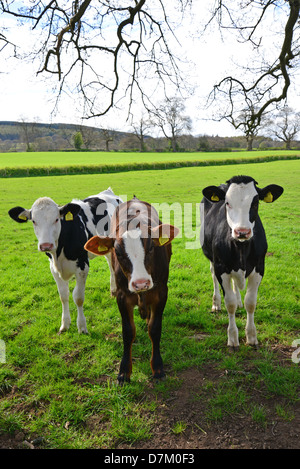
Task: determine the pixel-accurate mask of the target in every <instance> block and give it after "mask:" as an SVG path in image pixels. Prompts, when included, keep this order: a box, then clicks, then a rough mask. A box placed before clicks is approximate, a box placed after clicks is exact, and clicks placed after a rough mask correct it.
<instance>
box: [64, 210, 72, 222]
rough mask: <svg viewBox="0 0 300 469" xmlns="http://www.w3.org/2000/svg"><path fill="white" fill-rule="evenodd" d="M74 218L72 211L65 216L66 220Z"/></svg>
mask: <svg viewBox="0 0 300 469" xmlns="http://www.w3.org/2000/svg"><path fill="white" fill-rule="evenodd" d="M73 219H74V217H73V213H71V212H68V213H66V216H65V220H66V221H72V220H73Z"/></svg>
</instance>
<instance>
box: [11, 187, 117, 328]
mask: <svg viewBox="0 0 300 469" xmlns="http://www.w3.org/2000/svg"><path fill="white" fill-rule="evenodd" d="M120 202H121V200H120V199H119V198H118V197H116V196H115V194H114V193H113V192H112V190H111V189H110V188H109V189H107V190H106V191H103V192H100V194H97V195H94V196H90V197H88V198H87V199H85V200H73V201H72V202H71V203H68V204H66V205H64V206H63V207H58V205H57V204H56V203H55V202H54V201H53V200H52V199H50V198H48V197H42V198H39V199H37V200H36V201H35V202H34V204H33V206H32V208H31V209H30V210H26V209H24V208H23V207H14V208H12V209H11V210H9V212H8V213H9V215H10V217H11V218H12V219H13V220H15V221H17V222H18V223H25V222H27V221H28V220H30V221H32V223H33V228H34V232H35V235H36V237H37V239H38V250H39V251H41V252H45V253H46V254H47V256H48V257H49V259H50V270H51V272H52V275H53V277H54V279H55V282H56V284H57V288H58V292H59V296H60V299H61V302H62V322H61V327H60V330H59V333H61V332H64V331H66V330H68V329H69V327H70V324H71V316H70V311H69V280H70V279H71V278H72V277H73V276H75V278H76V286H75V288H74V291H73V299H74V302H75V304H76V306H77V311H78V314H77V327H78V332H79V333H85V334H86V333H87V327H86V320H85V317H84V314H83V302H84V294H85V283H86V279H87V276H88V272H89V258H93V257H94V256H91V255H89V254H88V253H87V252H86V250H85V249H84V244H85V243H86V242H87V240H88V239H89V238H91V237H92V236H94V235H96V234H97V233H99V234H103V235H105V234H107V233H108V232H109V225H110V220H111V217H112V214H113V212H114V210H115V208H116V207H117V206H118V204H119V203H120ZM106 258H107V261H108V264H109V267H110V271H111V291H112V294H114V293H115V280H114V273H113V270H112V268H111V259H110V254H108V255H107V256H106Z"/></svg>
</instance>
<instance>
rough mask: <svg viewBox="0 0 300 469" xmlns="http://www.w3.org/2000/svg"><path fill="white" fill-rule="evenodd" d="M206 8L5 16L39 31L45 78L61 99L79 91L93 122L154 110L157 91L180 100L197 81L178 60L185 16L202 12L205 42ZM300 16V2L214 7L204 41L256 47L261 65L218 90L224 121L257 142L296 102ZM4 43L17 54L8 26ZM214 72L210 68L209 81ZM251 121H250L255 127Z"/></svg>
mask: <svg viewBox="0 0 300 469" xmlns="http://www.w3.org/2000/svg"><path fill="white" fill-rule="evenodd" d="M196 3H197V5H196ZM204 3H205V2H204ZM192 6H194V10H190V7H192ZM196 8H197V9H196ZM203 8H204V6H203V4H202V2H196V1H195V0H174V1H172V2H171V1H167V0H106V1H100V0H73V1H66V0H61V1H59V2H58V1H57V0H51V1H46V2H45V1H41V0H30V1H29V0H23V1H18V2H14V1H10V0H5V1H0V13H1V14H2V15H6V17H7V15H10V16H13V17H15V18H17V19H18V21H19V22H20V23H21V24H27V25H28V24H30V26H31V28H32V31H34V32H35V33H36V34H38V37H39V40H38V41H37V40H36V36H35V37H34V38H33V44H32V54H33V56H34V57H37V58H38V59H39V61H40V67H39V69H38V70H37V72H38V73H39V74H43V75H50V76H53V75H54V76H56V77H57V83H58V89H57V98H58V99H59V98H60V97H61V96H62V94H63V93H69V94H73V93H74V92H77V93H78V96H80V97H81V99H82V107H83V114H84V116H85V117H93V116H101V115H104V114H105V113H107V112H108V111H109V110H110V109H111V108H112V107H114V106H116V105H118V104H119V100H120V99H121V98H122V97H123V96H126V98H127V100H128V103H129V108H130V106H131V104H132V103H133V101H134V99H137V98H138V99H139V100H140V101H141V102H142V103H143V105H144V106H145V108H147V109H150V108H151V107H153V105H154V104H155V96H156V90H157V89H160V90H164V91H165V97H166V98H170V97H171V96H174V95H175V94H176V90H177V92H178V93H180V91H182V89H183V88H184V85H185V83H186V82H187V77H186V76H183V74H182V70H181V68H180V60H179V58H178V57H176V45H178V43H179V42H180V37H176V35H177V29H178V26H179V24H180V18H181V17H182V15H183V14H186V15H189V14H192V13H191V12H193V14H194V15H195V17H194V18H193V21H194V24H195V31H193V34H197V33H196V29H197V26H199V25H200V24H201V22H202V9H203ZM299 11H300V0H240V1H239V2H236V0H215V1H214V2H211V14H210V17H209V18H207V20H206V24H205V25H202V26H203V30H204V34H205V32H207V31H208V30H209V29H210V30H211V31H214V32H216V30H217V29H218V30H219V31H220V32H221V34H222V35H224V41H226V40H227V39H226V38H227V37H228V36H227V35H226V34H227V33H228V32H230V33H232V34H234V35H235V37H236V40H237V41H239V42H242V43H245V45H246V44H247V45H248V46H251V49H252V52H253V53H254V57H255V59H254V62H252V63H251V62H248V64H247V65H244V69H243V71H242V73H238V76H235V75H234V74H232V75H228V76H224V78H223V79H222V80H221V81H219V83H216V85H215V87H214V89H213V91H212V94H211V98H212V99H213V100H215V101H218V102H219V103H221V105H220V109H219V114H218V115H217V116H216V118H219V119H224V118H225V119H226V120H228V121H229V122H230V123H231V124H232V125H233V126H234V127H235V128H242V127H243V128H247V129H248V130H247V132H249V134H251V133H252V134H253V133H254V132H255V129H256V127H257V126H259V125H260V123H261V119H262V116H263V115H264V114H265V113H266V112H268V110H270V109H271V108H272V109H273V108H274V107H276V106H277V105H278V104H280V103H281V102H284V101H285V100H286V99H287V96H288V91H289V88H290V85H291V83H292V82H293V79H294V75H295V72H297V71H298V68H299V57H300V44H299V28H300V24H299ZM272 24H274V25H275V27H273V31H271V30H272V28H270V25H272ZM202 26H201V27H202ZM199 28H200V26H199ZM200 29H201V28H200ZM271 33H272V34H271ZM34 42H35V44H34ZM0 45H2V47H1V46H0V51H2V50H3V48H5V47H6V46H9V47H12V54H14V53H15V52H16V50H15V44H14V37H13V34H9V33H8V32H7V31H6V30H5V29H4V28H3V29H2V30H1V31H0ZM270 46H272V47H270ZM245 50H248V49H245ZM245 54H247V52H246V53H245ZM195 60H197V56H195ZM249 60H250V59H249ZM209 67H210V64H209V63H206V64H205V70H206V73H209ZM241 113H242V114H243V115H245V116H247V117H246V121H245V122H241V120H240V116H241Z"/></svg>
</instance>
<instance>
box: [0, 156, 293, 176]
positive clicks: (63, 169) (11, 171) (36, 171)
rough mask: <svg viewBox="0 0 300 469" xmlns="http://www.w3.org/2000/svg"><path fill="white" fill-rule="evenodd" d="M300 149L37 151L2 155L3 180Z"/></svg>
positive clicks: (235, 159) (242, 159)
mask: <svg viewBox="0 0 300 469" xmlns="http://www.w3.org/2000/svg"><path fill="white" fill-rule="evenodd" d="M299 157H300V152H299V151H296V150H289V151H287V150H272V151H271V150H270V151H255V152H247V151H237V152H229V153H228V152H219V153H216V152H211V153H201V152H194V153H180V152H179V153H134V152H128V153H122V152H53V153H52V152H35V153H0V177H24V176H25V177H27V176H49V175H60V174H85V173H86V174H90V173H99V172H104V173H112V172H120V171H132V170H140V169H142V170H151V169H167V168H173V167H185V166H200V165H201V166H206V165H209V164H215V165H220V164H236V163H247V162H248V161H249V162H262V161H269V160H270V161H271V160H278V159H297V158H299Z"/></svg>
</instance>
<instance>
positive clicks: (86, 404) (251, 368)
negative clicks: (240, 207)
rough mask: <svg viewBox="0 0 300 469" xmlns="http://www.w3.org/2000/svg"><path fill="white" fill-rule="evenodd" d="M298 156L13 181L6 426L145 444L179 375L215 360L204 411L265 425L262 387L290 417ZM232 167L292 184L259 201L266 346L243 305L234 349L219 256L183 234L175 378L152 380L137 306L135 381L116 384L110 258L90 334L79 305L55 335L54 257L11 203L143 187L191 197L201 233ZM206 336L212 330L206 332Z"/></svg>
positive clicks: (176, 276)
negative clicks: (80, 322)
mask: <svg viewBox="0 0 300 469" xmlns="http://www.w3.org/2000/svg"><path fill="white" fill-rule="evenodd" d="M299 166H300V163H299V161H277V162H270V163H260V164H251V165H236V166H219V167H217V168H216V167H195V168H180V169H172V170H164V171H144V172H138V171H137V172H128V173H115V174H97V175H80V176H79V175H74V176H57V177H52V176H49V177H35V178H11V179H2V180H1V186H0V193H1V197H0V216H1V224H0V238H1V251H0V304H1V310H0V324H1V329H0V339H2V340H4V341H5V344H6V356H7V363H6V364H1V363H0V432H1V430H2V431H4V432H14V431H18V430H22V431H23V432H25V433H26V434H30V435H38V436H43V437H44V438H45V442H46V443H45V445H46V447H49V448H95V447H98V448H99V447H100V448H115V447H117V446H118V445H119V444H121V443H122V442H126V443H127V444H134V443H135V442H136V441H138V440H146V439H149V438H151V435H152V432H153V427H154V421H155V415H156V412H157V411H158V410H157V409H158V406H159V405H160V404H161V401H160V400H161V399H163V400H164V399H167V398H168V395H169V393H170V392H171V391H172V389H174V388H176V387H179V386H180V385H181V384H182V383H181V381H180V379H179V378H178V377H179V376H180V373H181V372H182V370H185V369H187V368H190V367H197V368H198V369H199V370H201V369H202V367H205V366H206V367H207V366H209V367H211V368H212V369H217V370H220V373H219V375H218V376H220V377H219V378H218V381H217V382H214V381H212V382H211V383H207V384H206V386H205V387H204V388H202V390H201V393H200V394H199V396H200V397H201V399H202V401H201V402H202V403H203V402H205V403H206V407H205V409H206V410H205V411H204V412H205V413H204V415H203V418H205V419H206V421H207V422H216V421H217V422H219V421H220V420H222V419H226V418H227V417H228V416H229V415H236V414H237V415H240V414H241V413H245V414H247V415H248V416H249V415H250V416H251V418H252V419H253V421H255V422H259V423H260V424H261V425H263V426H264V425H265V424H266V421H267V418H268V416H267V413H266V410H265V408H264V407H262V406H261V405H260V404H259V403H256V402H253V403H251V396H252V393H255V391H256V390H257V392H259V393H263V396H264V399H265V400H266V401H270V402H271V401H272V400H276V399H280V402H278V406H277V409H278V410H277V415H280V414H281V415H282V417H281V418H285V419H287V417H286V416H287V415H288V416H289V418H290V420H291V424H292V423H293V422H292V418H293V406H294V405H295V403H296V402H297V401H298V398H299V394H298V393H299V391H298V390H299V384H300V382H299V365H297V364H294V363H292V361H291V356H289V355H287V357H286V359H285V360H283V359H282V358H280V359H279V358H278V354H277V351H276V350H277V348H278V347H283V348H284V347H285V348H289V347H291V344H292V342H293V340H295V339H297V338H298V337H299V332H300V321H299V282H298V279H299V216H300V209H299V198H300V189H299ZM235 174H248V175H250V176H253V177H254V178H255V179H256V180H257V181H258V182H259V186H260V187H263V186H264V185H267V184H270V183H276V184H280V185H282V186H284V188H285V192H284V195H283V196H282V197H281V198H280V199H278V201H276V202H275V203H274V204H263V203H262V204H261V206H260V214H261V217H262V219H263V222H264V225H265V229H266V233H267V238H268V244H269V247H268V251H269V253H270V255H269V256H268V257H267V259H266V273H265V277H264V279H263V282H262V284H261V287H260V290H259V294H258V305H257V311H256V315H255V318H256V320H255V322H256V327H257V332H258V340H259V342H260V344H261V348H260V350H258V351H257V352H255V351H253V350H252V349H251V348H250V347H247V346H246V345H245V333H244V328H245V323H246V315H245V311H244V310H241V311H240V312H238V314H237V325H238V327H239V331H240V341H241V347H240V352H239V353H237V354H234V355H230V354H228V352H227V347H226V343H227V337H226V328H227V314H226V312H225V311H224V310H223V312H222V313H220V314H212V313H211V312H210V307H211V297H212V282H211V276H210V272H209V263H208V261H207V260H206V259H205V258H204V256H203V254H202V252H201V250H200V249H186V247H187V244H186V243H187V242H190V241H191V240H187V239H185V238H184V237H183V238H178V239H176V240H175V241H174V242H173V256H172V260H171V273H170V280H169V298H168V303H167V306H166V308H165V312H164V320H163V331H162V339H161V351H162V356H163V359H164V363H165V367H166V370H167V376H168V377H167V380H166V381H165V382H163V383H160V384H158V385H156V386H154V387H153V384H151V385H150V381H149V378H150V374H151V373H150V365H149V359H150V354H151V344H150V340H149V337H148V334H147V331H146V325H145V322H144V321H142V320H141V319H140V317H139V316H138V314H136V316H135V320H136V327H137V337H136V341H135V343H134V345H133V375H132V382H131V384H130V385H128V386H124V387H118V386H117V384H116V375H117V370H118V366H119V361H120V358H121V354H122V337H121V321H120V314H119V312H118V308H117V305H116V302H115V300H114V299H113V298H110V295H109V273H108V266H107V264H106V262H105V260H104V259H101V258H97V259H94V260H93V261H92V262H91V270H90V275H89V278H88V281H87V289H86V301H85V315H86V318H87V325H88V330H89V335H87V336H82V335H78V333H77V327H76V315H75V307H74V306H73V304H72V303H71V302H70V306H71V315H72V324H71V327H70V330H69V331H68V332H67V333H65V334H62V335H60V336H58V335H57V331H58V329H59V326H60V317H61V305H60V300H59V297H58V294H57V291H56V286H55V283H54V280H53V278H52V276H51V274H50V271H49V263H48V259H47V257H46V256H45V255H43V254H41V253H39V252H38V251H37V241H36V238H35V236H34V233H33V229H32V226H30V224H24V225H17V224H16V223H14V222H13V221H12V220H11V219H10V218H9V217H8V215H7V211H8V210H9V209H10V208H11V207H13V206H15V205H22V206H24V207H26V208H30V207H31V205H32V203H33V202H34V200H35V199H36V198H38V197H40V196H46V195H47V196H49V197H52V198H53V199H54V200H55V201H56V202H57V203H58V204H64V203H66V202H68V201H70V200H71V199H72V198H75V197H77V198H84V197H86V196H88V195H90V194H95V193H98V192H99V191H101V190H104V189H106V188H107V187H108V186H111V187H112V188H113V190H114V191H115V193H116V194H118V195H123V194H126V195H127V196H128V198H131V197H132V196H133V194H135V195H136V196H137V197H139V198H140V199H142V200H146V201H149V202H152V203H154V202H156V203H162V202H168V203H174V202H176V203H180V204H183V203H189V204H192V205H191V207H192V209H193V210H192V217H191V218H192V222H193V229H194V230H196V213H197V210H198V209H197V207H196V204H197V203H199V202H200V201H201V198H202V195H201V190H202V188H203V187H205V186H206V185H212V184H219V183H221V182H224V181H225V180H226V179H228V178H230V177H232V176H233V175H235ZM183 226H184V225H183ZM196 231H197V232H198V228H197V230H196ZM72 285H74V283H73V284H72ZM199 335H200V336H201V340H196V339H195V338H196V337H197V336H199ZM291 353H292V349H291ZM199 385H200V384H199ZM149 386H150V388H151V389H150V390H149ZM203 399H204V401H203ZM185 425H186V422H185V421H184V420H182V421H179V423H178V424H177V425H175V426H174V423H173V427H172V428H171V429H170V431H171V432H173V433H174V432H175V433H181V432H183V431H184V428H185ZM201 427H202V423H201Z"/></svg>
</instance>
